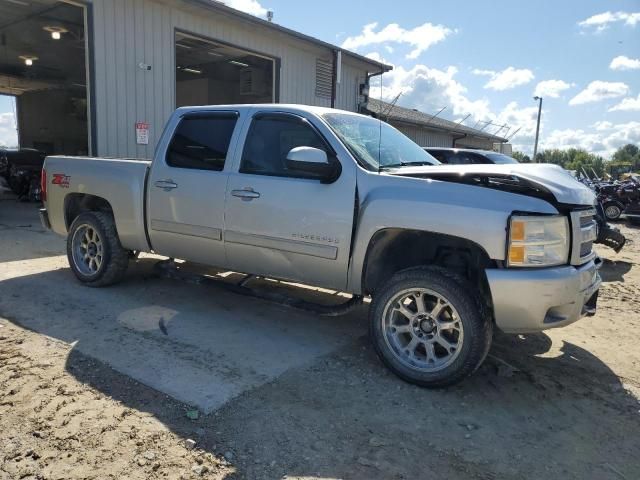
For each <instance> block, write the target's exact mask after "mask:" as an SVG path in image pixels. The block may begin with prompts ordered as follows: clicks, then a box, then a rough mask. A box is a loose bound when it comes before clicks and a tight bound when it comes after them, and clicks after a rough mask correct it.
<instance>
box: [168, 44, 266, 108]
mask: <svg viewBox="0 0 640 480" xmlns="http://www.w3.org/2000/svg"><path fill="white" fill-rule="evenodd" d="M274 79H275V60H274V59H272V58H268V57H264V56H260V55H257V54H255V53H252V52H248V51H246V50H243V49H240V48H237V47H234V46H230V45H223V44H222V43H218V42H215V41H211V40H207V39H203V38H200V37H196V36H193V35H189V34H186V33H181V32H176V106H177V107H182V106H185V105H222V104H236V103H271V102H275V101H277V98H276V92H275V88H274V85H275V82H274Z"/></svg>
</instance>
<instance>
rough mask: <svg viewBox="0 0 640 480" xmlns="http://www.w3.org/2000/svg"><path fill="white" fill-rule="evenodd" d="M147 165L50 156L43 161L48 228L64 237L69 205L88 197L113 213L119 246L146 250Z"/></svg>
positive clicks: (122, 161)
mask: <svg viewBox="0 0 640 480" xmlns="http://www.w3.org/2000/svg"><path fill="white" fill-rule="evenodd" d="M150 165H151V161H149V160H133V159H125V158H99V157H66V156H51V157H47V158H46V159H45V164H44V169H45V171H46V174H47V206H48V211H49V215H50V217H49V220H50V222H51V228H52V229H53V230H54V231H55V232H56V233H59V234H61V235H66V233H67V229H68V228H69V225H68V224H67V220H66V218H65V212H66V211H67V206H68V205H70V202H72V201H74V200H78V199H79V198H80V197H82V196H86V195H89V194H90V195H92V196H95V197H100V198H102V199H104V200H105V201H107V202H108V203H109V205H110V206H111V209H112V210H113V214H114V218H115V221H116V228H117V229H118V235H119V237H120V242H121V243H122V246H123V247H125V248H127V249H130V250H142V251H145V250H149V248H150V247H149V244H148V242H147V236H146V233H145V223H144V218H145V216H144V205H145V182H146V179H147V174H148V172H149V167H150Z"/></svg>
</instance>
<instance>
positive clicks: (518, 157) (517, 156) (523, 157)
mask: <svg viewBox="0 0 640 480" xmlns="http://www.w3.org/2000/svg"><path fill="white" fill-rule="evenodd" d="M511 156H512V157H513V158H515V159H516V160H518V161H519V162H520V163H531V157H529V155H525V154H524V153H522V152H519V151H517V150H516V151H515V152H513V153H511Z"/></svg>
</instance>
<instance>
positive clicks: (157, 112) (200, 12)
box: [89, 0, 366, 158]
mask: <svg viewBox="0 0 640 480" xmlns="http://www.w3.org/2000/svg"><path fill="white" fill-rule="evenodd" d="M92 4H93V28H94V45H93V50H94V55H95V78H93V79H92V80H93V82H94V85H95V94H96V98H95V105H94V108H95V113H96V126H95V128H96V140H97V152H94V153H95V154H97V155H102V156H122V157H133V158H151V157H152V156H153V150H154V147H155V144H156V142H157V140H158V139H159V137H160V135H161V134H162V128H163V126H164V123H165V121H166V119H167V118H168V117H169V115H170V114H171V112H172V111H173V110H174V108H175V51H174V50H175V46H174V34H175V30H176V29H179V30H183V31H185V32H189V33H193V34H196V35H201V36H204V37H208V38H212V39H216V40H220V41H222V42H227V43H230V44H233V45H236V46H238V47H241V48H246V49H248V50H253V51H255V52H259V53H263V54H265V55H267V56H272V57H275V58H279V59H280V60H281V70H280V102H282V103H301V104H309V105H321V106H330V104H331V100H330V99H323V98H318V97H316V96H315V66H316V59H317V58H319V57H324V58H326V57H327V56H329V57H330V56H331V52H330V51H328V49H326V48H321V47H319V46H315V45H313V44H309V43H306V42H304V41H298V40H295V39H293V38H291V37H289V36H287V35H285V34H281V33H279V32H274V31H271V30H269V29H268V28H267V27H261V26H257V25H249V24H247V23H245V22H243V21H240V20H238V19H236V18H233V17H231V16H227V15H223V14H219V13H216V12H213V11H210V10H205V9H203V8H200V7H195V6H188V5H186V4H185V3H182V2H180V1H178V0H164V1H158V0H92ZM89 28H92V26H91V25H89ZM342 58H343V65H342V78H341V83H340V84H339V85H338V86H337V92H336V97H337V98H336V107H337V108H342V109H346V110H356V109H357V103H358V95H357V88H358V87H357V85H358V84H359V83H362V82H364V80H365V78H366V71H365V70H364V68H366V67H364V66H363V65H359V64H358V62H357V61H352V62H353V64H354V65H351V64H350V63H349V59H348V57H347V58H345V56H344V55H343V57H342ZM140 63H144V64H148V65H151V70H150V71H147V70H143V69H141V68H140V67H139V64H140ZM356 64H358V66H355V65H356ZM138 121H140V122H148V123H149V124H150V129H149V145H147V146H145V145H136V139H135V128H134V125H135V123H136V122H138Z"/></svg>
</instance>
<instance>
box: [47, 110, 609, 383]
mask: <svg viewBox="0 0 640 480" xmlns="http://www.w3.org/2000/svg"><path fill="white" fill-rule="evenodd" d="M42 180H43V181H42V183H43V185H42V186H43V194H44V196H45V202H44V203H45V208H44V209H42V211H41V217H42V221H43V223H44V224H45V225H46V226H50V228H52V229H53V230H54V231H55V232H57V233H59V234H61V235H66V236H67V255H68V258H69V265H70V266H71V269H72V271H73V273H74V274H75V276H76V277H77V278H78V279H79V280H80V281H81V282H83V283H84V284H86V285H88V286H95V287H99V286H105V285H109V284H113V283H115V282H117V281H119V280H120V279H122V277H123V275H124V274H125V271H126V269H127V264H128V263H129V261H130V258H132V255H131V253H132V252H155V253H158V254H161V255H165V256H167V257H174V258H180V259H184V260H186V261H190V262H196V263H200V264H205V265H211V266H216V267H220V268H224V269H229V270H233V271H236V272H244V273H248V274H256V275H260V276H265V277H271V278H276V279H283V280H290V281H296V282H302V283H306V284H310V285H316V286H320V287H327V288H331V289H335V290H339V291H345V292H350V293H352V294H354V295H369V296H371V299H372V301H371V305H370V309H369V316H370V333H371V338H372V342H373V345H374V347H375V349H376V351H377V353H378V354H379V356H380V358H381V359H382V361H383V362H384V363H385V364H386V365H387V366H388V367H389V368H390V369H391V370H392V371H393V372H394V373H396V374H397V375H399V376H400V377H401V378H403V379H405V380H407V381H409V382H412V383H415V384H418V385H423V386H444V385H448V384H451V383H454V382H457V381H459V380H461V379H462V378H464V377H465V376H467V375H470V374H471V373H472V372H473V371H475V370H476V369H477V368H478V366H479V365H480V364H481V363H482V361H483V360H484V358H485V356H486V355H487V352H488V350H489V347H490V344H491V339H492V333H493V329H494V327H497V328H499V329H501V330H503V331H505V332H513V333H517V332H535V331H540V330H544V329H548V328H554V327H561V326H564V325H567V324H569V323H571V322H574V321H576V320H578V319H579V318H581V317H582V316H584V315H592V314H593V313H594V312H595V305H596V300H597V295H598V288H599V285H600V277H599V274H598V269H597V267H598V262H599V259H598V258H597V256H596V254H595V252H594V251H593V249H592V244H593V241H594V239H595V238H596V233H597V232H596V223H595V222H594V213H595V212H594V209H593V205H594V201H595V199H594V195H593V194H592V193H591V191H590V190H589V189H587V188H586V187H585V186H583V185H582V184H580V183H578V182H577V181H575V180H574V179H573V178H572V177H571V176H570V175H569V174H568V173H566V172H565V171H564V170H562V169H561V168H560V167H557V166H553V165H519V164H513V165H457V166H446V165H438V162H437V160H435V159H434V158H433V157H431V156H430V155H429V154H428V153H426V152H425V151H424V150H422V149H421V148H420V147H418V145H416V144H414V143H413V142H411V141H410V140H409V139H408V138H407V137H405V136H404V135H403V134H401V133H400V132H398V131H397V130H395V129H394V128H393V127H391V126H389V125H387V124H385V123H383V122H380V121H378V120H375V119H373V118H370V117H366V116H363V115H358V114H354V113H349V112H343V111H339V110H332V109H324V108H315V107H307V106H300V105H280V104H278V105H228V106H215V107H186V108H180V109H178V110H176V111H175V113H174V114H173V115H172V116H171V118H170V120H169V122H168V124H167V126H166V128H165V131H164V134H163V135H162V138H161V140H160V142H159V144H158V146H157V150H156V154H155V158H154V160H153V161H152V162H151V161H140V160H127V159H107V158H85V157H56V156H54V157H48V158H47V159H46V161H45V165H44V171H43V176H42Z"/></svg>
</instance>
